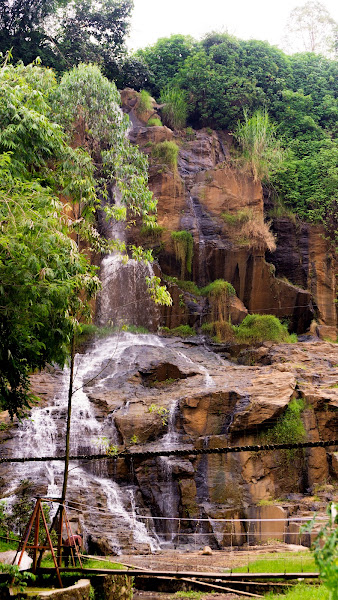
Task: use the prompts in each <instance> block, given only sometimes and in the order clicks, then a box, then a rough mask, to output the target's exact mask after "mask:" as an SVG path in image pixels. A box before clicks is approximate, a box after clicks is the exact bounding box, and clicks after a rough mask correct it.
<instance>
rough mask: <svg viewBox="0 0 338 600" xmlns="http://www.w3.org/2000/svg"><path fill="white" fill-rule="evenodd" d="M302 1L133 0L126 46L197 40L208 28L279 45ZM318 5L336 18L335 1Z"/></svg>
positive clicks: (134, 47) (336, 8)
mask: <svg viewBox="0 0 338 600" xmlns="http://www.w3.org/2000/svg"><path fill="white" fill-rule="evenodd" d="M303 4H305V2H303V1H302V0H298V1H297V0H278V1H276V0H237V1H236V0H231V1H229V0H166V2H164V1H163V0H162V1H161V0H134V11H133V16H132V21H131V34H130V37H129V40H128V47H129V48H130V49H131V50H136V49H137V48H144V47H145V46H148V45H150V44H153V43H154V42H156V40H157V39H158V38H160V37H169V36H170V35H171V34H172V33H181V34H184V35H191V36H192V37H194V38H196V39H200V38H201V37H203V35H204V34H205V33H208V32H210V31H227V32H228V33H230V34H232V35H234V36H236V37H239V38H241V39H250V38H253V39H260V40H266V41H267V42H269V43H270V44H274V45H281V42H282V38H283V35H284V32H285V26H286V22H287V19H288V16H289V14H290V12H291V11H292V10H293V9H294V8H296V7H298V6H301V5H303ZM321 4H322V5H323V6H325V8H326V9H327V10H328V11H329V13H330V14H331V16H332V17H333V18H334V19H335V20H336V21H338V2H337V0H321Z"/></svg>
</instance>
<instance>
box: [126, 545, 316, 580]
mask: <svg viewBox="0 0 338 600" xmlns="http://www.w3.org/2000/svg"><path fill="white" fill-rule="evenodd" d="M307 551H309V549H308V548H305V547H304V546H296V545H293V544H283V543H280V544H278V543H277V544H274V545H271V544H266V545H261V546H249V547H247V548H245V547H242V548H241V549H235V550H234V549H231V548H229V549H227V550H213V551H212V554H210V555H203V554H202V551H196V552H182V551H180V550H162V551H160V552H156V553H155V554H136V555H122V556H119V558H118V561H119V562H121V563H122V564H125V565H128V566H135V567H137V568H140V569H150V570H156V569H158V570H163V571H197V572H199V571H207V572H208V573H209V572H215V573H217V572H224V570H226V569H229V570H231V569H232V568H235V567H242V566H245V565H248V564H249V563H250V562H253V561H254V560H256V559H257V558H259V556H261V555H262V554H264V555H266V554H268V553H272V554H275V553H278V552H290V553H292V552H307ZM115 560H116V559H115Z"/></svg>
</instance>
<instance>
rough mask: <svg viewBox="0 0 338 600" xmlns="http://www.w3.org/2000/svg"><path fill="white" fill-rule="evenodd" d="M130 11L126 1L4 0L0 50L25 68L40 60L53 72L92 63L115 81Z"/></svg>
mask: <svg viewBox="0 0 338 600" xmlns="http://www.w3.org/2000/svg"><path fill="white" fill-rule="evenodd" d="M132 6H133V3H132V1H131V0H101V1H100V2H95V1H94V0H74V1H73V2H72V1H70V0H29V1H26V2H22V0H14V2H12V0H4V1H3V2H1V5H0V51H2V52H3V53H4V52H6V51H7V50H8V49H9V48H13V56H14V60H15V61H18V60H22V61H23V62H24V63H25V64H27V63H30V62H32V61H33V60H35V59H36V57H37V56H40V58H41V59H42V60H43V63H44V64H45V65H46V66H49V67H52V68H54V69H56V70H57V71H64V70H66V69H69V68H70V67H72V66H74V65H77V64H79V63H80V62H96V63H98V64H101V65H102V66H103V67H104V71H105V74H106V75H108V76H109V77H111V78H113V77H116V76H119V75H120V70H121V63H122V62H123V60H122V59H123V53H124V50H125V49H124V39H125V36H126V34H127V31H128V26H129V19H130V16H131V10H132ZM51 23H52V26H51ZM112 23H113V24H114V27H112V25H111V24H112Z"/></svg>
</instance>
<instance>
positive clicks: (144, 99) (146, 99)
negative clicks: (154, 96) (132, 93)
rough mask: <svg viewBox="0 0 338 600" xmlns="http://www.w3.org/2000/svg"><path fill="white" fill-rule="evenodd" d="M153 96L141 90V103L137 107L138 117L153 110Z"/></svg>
mask: <svg viewBox="0 0 338 600" xmlns="http://www.w3.org/2000/svg"><path fill="white" fill-rule="evenodd" d="M152 107H153V106H152V103H151V96H150V94H149V92H147V91H146V90H141V91H140V93H139V102H138V105H137V109H136V112H137V114H138V115H141V114H142V113H145V112H147V110H151V109H152Z"/></svg>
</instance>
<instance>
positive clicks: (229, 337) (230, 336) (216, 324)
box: [202, 320, 235, 344]
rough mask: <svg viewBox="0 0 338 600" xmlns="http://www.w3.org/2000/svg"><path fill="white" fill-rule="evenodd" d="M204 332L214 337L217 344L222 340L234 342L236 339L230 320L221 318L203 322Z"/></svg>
mask: <svg viewBox="0 0 338 600" xmlns="http://www.w3.org/2000/svg"><path fill="white" fill-rule="evenodd" d="M202 331H203V333H205V334H207V335H209V336H210V337H212V339H213V341H214V342H216V343H217V344H221V343H222V342H233V341H234V340H235V336H234V331H233V327H232V325H231V323H230V322H229V321H224V320H219V321H210V322H209V323H203V325H202Z"/></svg>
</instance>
